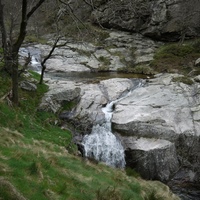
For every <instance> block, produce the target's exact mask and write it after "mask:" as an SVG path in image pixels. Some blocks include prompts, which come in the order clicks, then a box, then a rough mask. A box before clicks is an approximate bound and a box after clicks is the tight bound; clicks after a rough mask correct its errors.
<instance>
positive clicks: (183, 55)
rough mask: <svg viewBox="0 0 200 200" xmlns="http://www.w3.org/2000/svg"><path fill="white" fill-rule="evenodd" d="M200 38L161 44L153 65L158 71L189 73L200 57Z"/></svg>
mask: <svg viewBox="0 0 200 200" xmlns="http://www.w3.org/2000/svg"><path fill="white" fill-rule="evenodd" d="M199 44H200V40H197V39H196V40H194V41H188V42H185V43H183V44H180V43H171V44H165V45H163V46H161V47H160V48H159V49H158V50H157V52H156V53H155V56H154V60H153V61H152V62H151V67H152V68H153V69H154V70H155V71H157V72H176V73H181V74H184V75H187V74H188V73H190V72H191V71H192V70H193V68H194V62H195V60H196V59H197V58H199V53H200V47H199Z"/></svg>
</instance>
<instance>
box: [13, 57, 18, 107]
mask: <svg viewBox="0 0 200 200" xmlns="http://www.w3.org/2000/svg"><path fill="white" fill-rule="evenodd" d="M12 102H13V103H14V105H15V106H18V104H19V96H18V60H13V65H12Z"/></svg>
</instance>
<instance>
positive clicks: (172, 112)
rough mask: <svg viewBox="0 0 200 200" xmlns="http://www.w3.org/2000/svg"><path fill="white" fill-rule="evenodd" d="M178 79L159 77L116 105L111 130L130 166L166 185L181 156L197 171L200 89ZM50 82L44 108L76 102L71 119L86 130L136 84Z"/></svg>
mask: <svg viewBox="0 0 200 200" xmlns="http://www.w3.org/2000/svg"><path fill="white" fill-rule="evenodd" d="M177 76H179V75H176V74H162V75H157V77H156V78H154V79H150V80H148V81H147V83H145V84H144V85H143V86H142V87H137V88H136V89H134V90H133V91H132V92H131V93H129V95H127V96H126V97H125V98H123V99H121V100H120V101H118V102H117V103H115V105H114V113H113V118H112V127H113V131H114V132H115V133H116V134H117V135H119V138H121V141H122V144H123V146H124V148H125V153H126V163H127V165H128V166H131V167H134V168H136V169H137V170H138V171H139V172H140V173H141V174H142V176H143V177H144V178H147V179H158V180H162V181H167V180H168V179H169V178H170V177H171V175H172V174H173V173H174V172H176V170H177V169H178V167H179V162H178V158H179V161H180V160H181V162H182V161H183V162H184V163H187V165H188V163H190V164H191V165H192V166H193V169H194V168H195V170H196V171H197V172H198V163H199V161H198V162H197V160H200V155H199V153H198V152H200V143H199V142H200V140H199V138H200V131H199V130H200V86H199V85H198V84H197V83H194V84H193V85H191V86H189V85H185V84H183V83H181V82H173V80H174V79H173V78H174V77H177ZM49 84H50V91H49V92H48V93H47V94H46V95H45V96H44V98H43V102H42V104H41V107H42V108H43V109H46V108H47V109H50V110H52V111H53V112H57V111H58V110H59V109H60V108H61V105H63V103H64V102H66V101H71V100H74V99H78V101H77V106H76V107H75V108H74V109H73V111H72V115H71V117H73V118H74V119H75V121H76V122H78V125H83V126H85V127H90V126H91V125H92V124H96V123H99V124H101V123H102V122H103V120H104V119H105V118H104V113H103V112H102V108H103V107H104V106H105V105H106V104H107V103H109V102H110V101H113V100H116V99H119V98H120V97H121V96H122V95H123V94H124V93H128V92H129V91H130V90H131V89H132V88H135V83H134V82H133V81H132V80H129V79H118V78H116V79H109V80H104V81H100V83H97V84H84V83H75V82H72V81H59V82H58V81H55V80H54V81H52V80H49ZM88 130H89V128H88V129H87V128H86V131H88ZM87 133H88V132H87ZM188 152H189V154H188ZM196 171H195V174H196V177H195V180H198V179H199V178H198V173H196Z"/></svg>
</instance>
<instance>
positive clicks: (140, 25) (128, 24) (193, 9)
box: [91, 0, 200, 41]
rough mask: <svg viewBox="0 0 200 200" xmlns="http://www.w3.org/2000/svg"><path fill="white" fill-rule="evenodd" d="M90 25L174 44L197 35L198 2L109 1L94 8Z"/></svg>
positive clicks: (199, 9)
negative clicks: (135, 33)
mask: <svg viewBox="0 0 200 200" xmlns="http://www.w3.org/2000/svg"><path fill="white" fill-rule="evenodd" d="M95 8H96V9H94V11H93V12H92V15H91V19H92V21H93V23H96V24H101V25H103V26H105V27H108V28H116V29H120V30H127V31H131V32H140V33H142V34H143V35H146V36H150V37H152V38H156V39H159V40H167V41H174V40H179V39H181V37H182V39H184V38H185V36H187V37H194V36H197V35H199V34H200V33H199V28H200V2H199V1H198V0H189V1H185V0H154V1H143V0H134V1H133V0H123V1H121V0H111V1H103V2H102V3H101V4H100V5H97V6H96V7H95Z"/></svg>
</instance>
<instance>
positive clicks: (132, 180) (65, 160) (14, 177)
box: [0, 74, 177, 200]
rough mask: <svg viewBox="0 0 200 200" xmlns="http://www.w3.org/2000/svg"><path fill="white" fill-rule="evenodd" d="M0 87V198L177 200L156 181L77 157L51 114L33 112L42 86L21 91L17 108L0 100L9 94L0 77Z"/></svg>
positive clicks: (3, 77)
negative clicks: (35, 89)
mask: <svg viewBox="0 0 200 200" xmlns="http://www.w3.org/2000/svg"><path fill="white" fill-rule="evenodd" d="M32 76H34V77H35V78H37V75H36V74H32ZM0 85H1V87H0V98H1V100H0V138H1V139H0V199H1V200H2V199H3V200H16V199H18V200H24V199H30V200H36V199H37V200H43V199H44V200H45V199H52V200H56V199H63V200H64V199H65V200H66V199H67V200H86V199H87V200H90V199H91V200H94V199H96V200H142V199H145V200H154V199H159V200H161V199H163V200H167V199H169V200H173V199H177V198H176V197H175V196H174V195H173V194H172V193H171V192H170V191H169V189H168V187H167V186H165V185H163V184H161V183H160V182H156V181H155V182H153V181H144V180H142V179H141V178H139V177H134V176H127V175H126V173H125V171H123V170H118V169H112V168H110V167H107V166H105V165H104V164H102V163H98V164H95V163H92V162H90V161H88V160H86V159H83V158H81V157H78V156H76V148H75V147H74V145H73V144H72V142H71V133H70V132H68V131H66V130H61V128H60V127H59V122H57V117H56V116H55V115H53V114H52V113H45V112H42V111H40V112H39V111H37V106H38V105H39V103H40V99H41V97H42V96H43V94H44V93H45V92H46V91H47V90H48V87H47V86H46V85H37V87H38V89H37V91H35V92H28V91H23V90H21V89H20V94H19V96H20V105H19V107H17V108H15V107H11V106H10V105H8V102H7V100H6V98H5V99H4V98H2V97H3V96H4V95H5V94H6V93H7V92H8V91H9V90H10V79H9V78H8V77H7V76H6V75H5V74H0ZM129 174H131V173H130V172H129ZM133 174H134V173H133ZM133 174H132V175H133Z"/></svg>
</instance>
